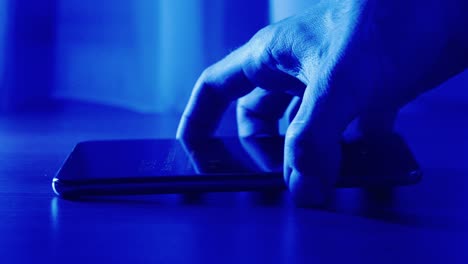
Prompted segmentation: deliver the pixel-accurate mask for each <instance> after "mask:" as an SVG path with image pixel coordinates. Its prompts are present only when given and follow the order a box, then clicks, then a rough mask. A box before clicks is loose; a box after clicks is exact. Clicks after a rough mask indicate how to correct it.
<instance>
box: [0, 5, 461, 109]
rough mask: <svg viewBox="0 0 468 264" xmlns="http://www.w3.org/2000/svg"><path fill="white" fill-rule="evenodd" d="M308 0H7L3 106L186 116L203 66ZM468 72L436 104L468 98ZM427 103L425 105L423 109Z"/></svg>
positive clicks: (0, 50)
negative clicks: (82, 105)
mask: <svg viewBox="0 0 468 264" xmlns="http://www.w3.org/2000/svg"><path fill="white" fill-rule="evenodd" d="M309 3H310V1H307V0H296V1H287V0H256V1H248V0H236V1H232V0H131V1H130V0H112V1H111V0H41V1H38V0H0V35H1V38H0V109H1V112H2V113H11V112H15V111H23V110H24V109H44V108H47V107H49V106H52V105H53V104H54V103H56V102H57V101H59V102H60V101H64V102H68V101H79V102H90V103H96V104H102V105H109V106H113V107H119V108H124V109H128V110H131V111H136V112H142V113H159V114H170V115H178V114H180V113H181V112H182V110H183V108H184V105H185V103H186V101H187V99H188V96H189V94H190V91H191V88H192V85H193V83H194V82H195V80H196V79H197V77H198V75H199V74H200V73H201V71H202V70H203V69H204V68H205V67H206V66H208V65H210V64H212V63H214V62H215V61H217V60H219V59H221V58H222V57H223V56H225V55H226V54H227V53H229V52H230V51H232V50H233V49H235V48H236V47H239V46H240V45H242V43H244V42H245V41H247V40H248V39H249V38H250V36H252V35H253V34H254V33H255V32H256V31H257V30H259V29H260V28H262V27H264V26H265V25H267V24H268V23H270V22H272V21H277V20H279V19H282V18H284V17H287V16H289V15H292V14H294V13H296V12H298V11H300V10H303V9H304V8H305V7H306V6H307V4H309ZM467 84H468V78H467V74H466V72H465V73H464V74H462V75H460V76H458V77H456V78H455V79H454V80H452V81H451V82H449V83H448V84H444V85H445V86H450V87H449V88H447V87H446V89H439V90H436V91H434V92H432V93H431V94H432V95H428V96H427V97H428V99H426V100H427V101H428V102H429V101H430V102H433V103H436V104H438V105H439V104H442V105H453V104H454V103H456V104H459V103H461V104H464V105H466V104H468V90H467V89H466V87H467ZM420 107H424V106H420Z"/></svg>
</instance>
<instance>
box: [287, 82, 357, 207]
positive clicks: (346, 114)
mask: <svg viewBox="0 0 468 264" xmlns="http://www.w3.org/2000/svg"><path fill="white" fill-rule="evenodd" d="M342 90H343V89H341V91H342ZM341 91H340V92H336V90H334V89H327V92H326V93H325V92H320V90H319V89H313V87H307V89H306V92H305V94H304V97H303V99H302V103H301V105H300V107H299V110H298V112H297V114H296V116H295V117H294V119H293V121H292V123H291V124H290V125H289V127H288V130H287V132H286V142H285V153H284V155H285V156H284V160H285V163H284V177H285V182H286V184H287V186H288V187H289V190H290V191H291V194H292V198H293V199H294V201H295V202H296V203H297V204H298V205H304V206H317V205H322V204H324V203H325V202H326V201H327V199H328V198H329V197H330V194H331V191H332V189H333V187H334V185H335V183H336V181H337V176H338V172H339V165H340V160H341V145H340V140H341V134H342V132H343V130H344V129H345V128H346V126H347V124H349V122H350V121H351V120H353V118H354V117H355V116H356V114H357V108H356V106H355V105H354V103H353V102H352V100H347V98H349V97H348V96H347V95H346V94H343V92H341Z"/></svg>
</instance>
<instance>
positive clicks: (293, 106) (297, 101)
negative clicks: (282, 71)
mask: <svg viewBox="0 0 468 264" xmlns="http://www.w3.org/2000/svg"><path fill="white" fill-rule="evenodd" d="M301 102H302V99H301V98H300V97H298V96H295V97H294V98H293V99H292V100H291V103H290V104H289V106H288V108H287V109H286V113H285V116H286V120H287V122H288V124H291V122H292V121H293V120H294V117H295V116H296V114H297V111H299V107H300V106H301Z"/></svg>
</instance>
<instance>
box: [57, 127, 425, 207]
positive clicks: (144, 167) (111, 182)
mask: <svg viewBox="0 0 468 264" xmlns="http://www.w3.org/2000/svg"><path fill="white" fill-rule="evenodd" d="M283 146H284V137H281V136H278V137H249V138H236V137H231V138H207V139H198V140H192V141H190V142H189V141H182V140H176V139H139V140H108V141H87V142H81V143H78V144H77V145H76V147H75V148H74V149H73V151H72V152H71V154H70V155H69V156H68V158H67V159H66V161H65V163H64V164H63V166H62V167H61V168H60V169H59V171H58V172H57V174H56V176H55V177H54V179H53V181H52V187H53V190H54V192H55V193H56V194H57V195H59V196H61V197H65V198H77V197H82V196H96V195H127V194H163V193H190V192H223V191H261V190H282V189H285V188H286V187H285V184H284V181H283V175H282V174H283ZM342 153H343V154H342V157H343V158H342V162H341V174H340V177H339V180H338V182H337V184H336V187H389V186H401V185H409V184H415V183H417V182H419V181H420V179H421V170H420V168H419V165H418V163H417V162H416V160H415V158H414V156H413V154H412V153H411V151H410V149H409V147H408V145H407V144H406V142H405V141H404V140H403V138H401V137H400V136H399V135H396V134H392V135H391V136H389V137H387V138H385V139H384V140H378V141H373V142H372V141H366V140H354V141H343V143H342Z"/></svg>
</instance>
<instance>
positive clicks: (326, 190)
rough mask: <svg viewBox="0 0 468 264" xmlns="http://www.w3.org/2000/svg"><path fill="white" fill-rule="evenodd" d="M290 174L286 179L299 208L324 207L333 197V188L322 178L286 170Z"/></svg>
mask: <svg viewBox="0 0 468 264" xmlns="http://www.w3.org/2000/svg"><path fill="white" fill-rule="evenodd" d="M286 171H289V172H290V174H289V176H287V177H286V178H287V179H288V180H289V181H288V182H287V184H288V187H289V191H290V193H291V198H292V200H293V202H294V203H295V204H296V205H297V206H299V207H315V208H317V207H322V206H324V205H325V204H326V203H327V201H328V200H329V199H330V197H331V191H332V188H331V186H329V185H327V184H324V183H323V181H321V180H320V178H318V177H315V176H312V175H304V174H302V173H300V172H298V171H297V170H294V169H286Z"/></svg>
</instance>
